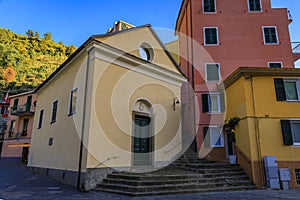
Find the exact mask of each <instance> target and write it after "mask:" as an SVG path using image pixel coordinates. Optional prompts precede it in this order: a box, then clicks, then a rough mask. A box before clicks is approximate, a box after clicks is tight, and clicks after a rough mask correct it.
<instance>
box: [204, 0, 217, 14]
mask: <svg viewBox="0 0 300 200" xmlns="http://www.w3.org/2000/svg"><path fill="white" fill-rule="evenodd" d="M214 2H215V12H205V11H204V0H202V13H203V14H216V13H217V2H216V0H214Z"/></svg>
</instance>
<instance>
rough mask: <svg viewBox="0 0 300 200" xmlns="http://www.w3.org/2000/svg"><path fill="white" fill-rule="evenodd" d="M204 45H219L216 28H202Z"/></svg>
mask: <svg viewBox="0 0 300 200" xmlns="http://www.w3.org/2000/svg"><path fill="white" fill-rule="evenodd" d="M204 44H205V45H207V46H209V45H212V46H213V45H219V38H218V28H216V27H205V28H204Z"/></svg>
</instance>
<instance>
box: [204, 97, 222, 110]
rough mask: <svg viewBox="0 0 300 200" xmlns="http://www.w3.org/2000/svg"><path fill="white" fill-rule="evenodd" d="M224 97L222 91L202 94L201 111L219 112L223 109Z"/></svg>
mask: <svg viewBox="0 0 300 200" xmlns="http://www.w3.org/2000/svg"><path fill="white" fill-rule="evenodd" d="M224 107H225V99H224V94H223V93H216V94H202V112H204V113H221V112H224V110H225V108H224Z"/></svg>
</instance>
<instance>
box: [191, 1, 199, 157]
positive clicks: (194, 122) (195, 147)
mask: <svg viewBox="0 0 300 200" xmlns="http://www.w3.org/2000/svg"><path fill="white" fill-rule="evenodd" d="M190 2H191V3H190V19H191V64H192V88H193V94H195V68H194V44H193V41H194V34H193V14H192V13H193V12H192V10H193V6H192V2H193V0H191V1H190ZM196 97H197V96H196ZM195 109H196V106H195V96H194V95H193V119H194V120H193V128H194V131H195V140H194V142H193V143H194V145H193V146H194V151H195V152H198V145H197V131H196V130H197V129H196V126H197V123H196V111H195Z"/></svg>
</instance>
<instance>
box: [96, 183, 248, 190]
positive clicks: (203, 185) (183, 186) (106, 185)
mask: <svg viewBox="0 0 300 200" xmlns="http://www.w3.org/2000/svg"><path fill="white" fill-rule="evenodd" d="M242 185H243V186H247V185H252V182H251V181H249V180H246V181H232V182H214V183H189V182H185V183H182V184H173V183H172V184H165V185H146V186H132V185H127V184H110V183H101V184H99V186H100V187H101V188H110V189H119V190H124V191H129V192H153V191H158V190H168V191H173V190H178V189H204V188H211V187H214V188H217V187H230V186H242Z"/></svg>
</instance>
